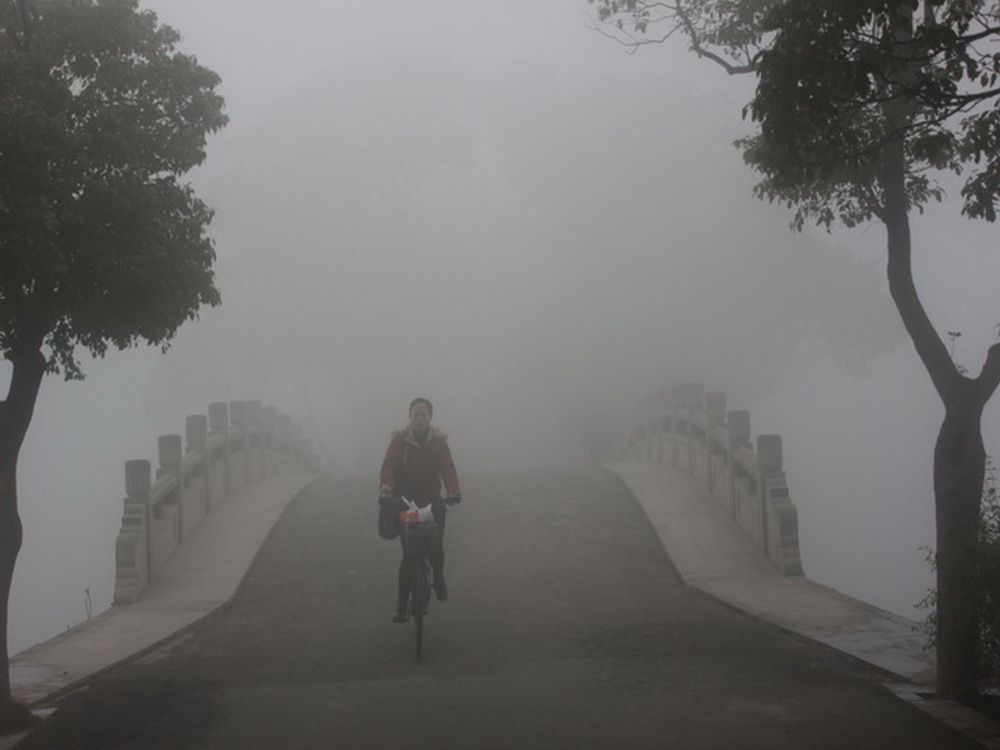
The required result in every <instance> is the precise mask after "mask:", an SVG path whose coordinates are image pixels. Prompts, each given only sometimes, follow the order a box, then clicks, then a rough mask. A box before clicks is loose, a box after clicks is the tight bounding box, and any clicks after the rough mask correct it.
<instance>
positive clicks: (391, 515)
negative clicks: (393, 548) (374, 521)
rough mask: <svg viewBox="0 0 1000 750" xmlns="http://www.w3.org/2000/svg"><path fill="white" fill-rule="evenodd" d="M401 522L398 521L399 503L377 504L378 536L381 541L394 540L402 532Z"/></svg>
mask: <svg viewBox="0 0 1000 750" xmlns="http://www.w3.org/2000/svg"><path fill="white" fill-rule="evenodd" d="M402 525H403V522H402V521H401V520H400V519H399V503H398V502H396V501H395V500H393V501H392V502H391V503H382V502H380V503H379V504H378V535H379V536H380V537H382V538H383V539H395V538H396V537H398V536H399V533H400V531H401V530H402Z"/></svg>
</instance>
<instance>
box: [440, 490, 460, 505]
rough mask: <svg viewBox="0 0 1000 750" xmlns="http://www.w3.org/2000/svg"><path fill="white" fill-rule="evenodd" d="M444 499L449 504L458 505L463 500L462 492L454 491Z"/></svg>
mask: <svg viewBox="0 0 1000 750" xmlns="http://www.w3.org/2000/svg"><path fill="white" fill-rule="evenodd" d="M444 501H445V503H447V504H448V505H458V504H459V503H460V502H462V493H461V492H453V493H451V494H450V495H448V497H446V498H445V499H444Z"/></svg>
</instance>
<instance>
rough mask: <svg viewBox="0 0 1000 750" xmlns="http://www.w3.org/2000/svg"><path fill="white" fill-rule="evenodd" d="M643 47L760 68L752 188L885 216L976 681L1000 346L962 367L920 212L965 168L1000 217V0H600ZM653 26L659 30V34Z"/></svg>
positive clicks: (892, 286) (976, 210) (956, 634)
mask: <svg viewBox="0 0 1000 750" xmlns="http://www.w3.org/2000/svg"><path fill="white" fill-rule="evenodd" d="M590 1H591V2H592V3H594V4H595V6H596V8H597V9H598V17H599V18H600V20H602V21H605V22H607V23H609V24H611V26H610V28H611V29H612V30H613V32H614V33H615V34H616V35H617V36H618V38H619V39H620V40H622V41H623V42H624V43H625V44H628V45H631V46H633V47H635V46H638V45H641V44H648V43H653V42H658V41H663V40H665V39H667V38H669V37H670V36H671V35H673V34H682V35H685V36H686V37H687V39H688V41H689V43H690V45H691V48H692V50H693V51H694V52H695V53H696V54H698V55H700V56H702V57H706V58H709V59H711V60H714V61H715V62H717V63H719V64H721V65H723V66H724V67H725V68H726V69H727V70H728V71H729V72H732V73H739V72H752V73H754V74H755V75H756V76H757V87H756V91H755V94H754V96H753V98H752V100H751V102H750V103H749V105H748V106H747V107H746V109H745V110H744V114H745V116H748V117H749V118H750V119H751V120H752V121H753V122H754V123H756V124H757V128H756V132H755V133H754V134H753V135H751V136H750V137H747V138H745V139H744V140H742V141H740V143H739V146H740V147H741V148H742V150H743V154H744V158H745V160H746V161H747V163H748V164H750V165H751V166H752V167H753V168H754V169H755V170H756V171H758V172H759V173H760V174H761V175H762V180H761V182H760V183H759V184H758V185H757V186H756V188H755V192H756V194H757V196H758V197H760V198H762V199H766V200H769V201H778V202H781V203H784V204H787V205H788V206H789V207H791V208H794V209H795V219H794V221H793V226H794V227H795V228H797V229H801V228H802V227H803V226H804V225H805V224H806V222H810V221H813V222H816V223H817V224H819V225H820V226H824V227H827V228H829V227H830V226H831V225H833V224H834V223H835V222H840V223H842V224H843V225H845V226H848V227H854V226H857V225H859V224H862V223H867V222H871V221H878V222H881V223H882V224H883V225H884V227H885V230H886V238H887V258H888V264H887V276H888V281H889V290H890V294H891V296H892V299H893V301H894V303H895V305H896V308H897V310H898V312H899V315H900V317H901V319H902V321H903V324H904V326H905V328H906V330H907V332H908V334H909V336H910V338H911V340H912V341H913V344H914V347H915V349H916V351H917V353H918V355H919V357H920V359H921V361H922V362H923V364H924V367H925V369H926V370H927V373H928V375H929V376H930V379H931V381H932V383H933V385H934V388H935V390H936V391H937V394H938V396H939V397H940V399H941V402H942V404H943V405H944V408H945V417H944V420H943V422H942V425H941V428H940V430H939V433H938V436H937V441H936V444H935V450H934V501H935V514H936V522H937V532H936V533H937V539H936V548H937V552H936V554H937V603H938V612H937V633H936V636H937V637H936V642H937V692H938V694H939V695H940V696H942V697H948V698H967V697H971V696H972V695H974V694H975V693H976V692H977V690H978V679H977V673H976V664H977V654H978V630H977V623H976V619H975V615H974V612H973V610H974V608H973V607H970V606H968V602H969V601H972V598H971V597H972V595H973V592H972V590H971V589H970V588H969V587H970V585H971V583H970V582H971V580H972V576H971V575H970V571H971V570H972V569H973V566H974V564H975V562H974V556H975V549H976V539H977V533H978V524H979V508H980V500H981V497H982V492H983V482H984V473H985V466H986V463H985V459H986V454H985V449H984V446H983V439H982V431H981V416H982V412H983V408H984V406H985V405H986V403H987V402H988V401H989V399H990V398H991V396H992V395H993V393H994V392H995V390H996V388H997V386H998V384H1000V345H997V344H994V345H993V346H991V347H990V348H989V351H988V353H987V355H986V359H985V363H984V365H983V367H982V370H981V372H980V373H979V375H978V376H976V377H971V376H969V375H968V374H966V373H965V372H963V371H962V369H961V368H960V367H957V366H956V364H955V363H954V361H953V360H952V358H951V356H950V354H949V351H948V349H947V347H946V346H945V344H944V342H943V340H942V338H941V336H940V334H939V333H938V332H937V330H936V329H935V328H934V326H933V324H932V323H931V321H930V319H929V317H928V315H927V314H926V312H925V310H924V308H923V305H922V303H921V300H920V297H919V294H918V291H917V289H916V286H915V284H914V281H913V275H912V269H911V250H912V237H911V227H910V217H911V215H912V212H914V211H920V210H922V208H923V207H924V206H925V205H926V204H927V203H928V202H929V201H931V200H934V201H942V200H943V199H944V198H945V197H946V196H945V193H944V190H943V189H942V187H941V186H940V184H939V182H938V181H937V178H939V177H940V176H941V174H942V173H953V174H956V175H960V176H961V177H962V178H963V179H964V182H963V187H962V190H961V196H962V204H961V210H962V212H963V214H964V215H966V216H967V217H969V218H980V219H985V220H987V221H990V222H992V221H994V220H995V219H996V211H997V204H998V201H1000V109H998V103H1000V86H998V82H1000V54H998V47H997V45H998V42H1000V3H997V2H983V1H982V0H972V1H970V0H922V1H920V2H918V0H860V1H859V0H742V1H741V0H676V1H675V2H641V1H640V0H590ZM654 29H665V31H664V32H662V33H660V36H656V37H654V36H652V32H653V30H654Z"/></svg>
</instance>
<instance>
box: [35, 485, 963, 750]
mask: <svg viewBox="0 0 1000 750" xmlns="http://www.w3.org/2000/svg"><path fill="white" fill-rule="evenodd" d="M464 480H465V482H464V487H463V489H464V490H465V496H466V500H465V501H463V502H462V504H461V505H459V506H457V507H456V508H455V509H454V510H453V511H452V512H451V513H450V514H449V518H448V528H447V535H446V549H447V555H448V558H447V570H448V582H449V587H450V589H451V594H452V596H451V600H450V601H448V602H446V603H439V602H434V603H433V604H432V606H431V613H430V616H429V618H428V620H427V623H426V642H425V660H424V663H422V664H417V663H416V662H415V660H414V643H413V640H414V633H413V627H412V625H394V624H392V623H391V622H390V612H391V608H392V603H393V600H394V598H395V594H394V591H395V589H394V587H395V581H396V568H397V562H398V559H399V554H400V553H399V545H398V542H386V541H383V540H380V539H379V538H378V537H377V535H376V533H375V526H376V524H375V517H376V503H375V500H374V497H373V491H372V490H373V487H374V480H373V479H372V478H370V477H368V478H365V479H363V480H356V481H355V480H345V479H342V478H334V479H331V480H329V481H322V482H320V483H317V484H315V485H313V486H312V487H310V488H308V489H307V490H305V491H304V492H303V493H302V494H301V495H300V496H299V497H298V498H296V500H294V501H293V502H292V503H291V504H290V505H289V507H288V510H287V511H286V513H285V515H284V516H283V517H282V519H281V520H280V521H279V522H278V524H277V525H276V526H275V527H274V529H273V531H272V533H271V535H270V537H269V538H268V540H267V541H266V543H265V544H264V546H263V548H262V549H261V550H260V553H259V555H258V557H257V559H256V560H255V562H254V564H253V565H252V567H251V569H250V571H249V573H248V575H247V579H246V580H245V581H244V584H243V586H242V587H241V589H240V591H239V592H238V594H237V596H236V598H235V599H234V602H233V604H232V606H231V607H229V608H228V609H227V610H225V611H224V612H223V613H222V614H220V615H219V616H217V617H215V618H213V619H212V620H211V621H209V622H208V623H206V624H204V625H203V626H201V627H199V628H198V629H196V630H195V631H193V632H192V633H190V634H189V635H187V636H186V637H184V638H182V639H180V640H177V641H174V642H172V643H171V644H169V645H168V646H166V647H164V648H162V649H160V650H159V651H157V652H154V653H152V654H150V655H148V656H146V657H145V658H143V659H142V660H141V661H139V662H134V663H132V664H130V665H127V666H125V667H123V668H121V669H119V670H116V671H114V672H112V673H110V674H107V675H106V676H104V677H102V678H99V679H97V680H96V681H95V682H94V683H93V684H91V685H90V686H89V687H88V688H86V689H83V690H81V691H78V692H76V693H74V694H72V695H69V696H67V697H66V698H64V699H63V700H62V701H61V702H60V704H59V709H58V710H57V711H56V712H55V713H54V714H53V715H52V717H51V718H50V719H48V720H47V722H46V723H45V724H44V725H43V727H42V728H41V729H39V730H38V731H36V732H35V733H33V734H32V735H30V736H29V737H28V738H27V739H26V740H25V741H24V742H23V743H22V744H21V745H20V746H19V747H21V748H24V750H31V749H33V748H46V749H47V750H53V749H56V748H74V749H81V750H82V749H87V750H98V749H99V750H124V749H132V748H137V749H143V750H145V749H153V750H165V749H168V748H171V749H172V748H240V749H244V748H267V750H275V749H281V750H284V749H286V748H309V749H310V750H311V749H313V748H338V749H340V748H347V749H350V748H382V749H386V748H389V749H392V748H418V749H420V748H427V749H428V750H431V749H433V750H442V749H444V750H450V749H451V748H473V749H479V748H484V749H486V748H511V749H517V750H528V749H534V748H538V749H545V750H553V749H561V748H573V749H578V748H600V749H601V750H607V749H608V748H676V749H678V750H699V749H702V748H706V749H716V748H726V749H729V748H737V749H741V750H742V749H744V748H745V749H754V748H761V749H763V748H768V749H769V750H781V749H783V748H788V749H793V748H794V750H803V748H809V749H817V748H879V749H880V750H881V749H890V750H892V749H895V748H906V749H907V750H919V749H921V748H967V747H976V745H975V744H974V743H972V742H971V741H970V740H968V739H966V738H965V737H963V736H962V735H960V734H958V733H956V732H955V731H953V730H952V729H949V728H948V727H946V726H944V725H942V724H939V723H937V722H936V721H934V720H933V719H932V718H930V717H928V716H927V715H926V714H924V713H923V712H921V711H919V710H918V709H916V708H914V707H913V706H911V705H910V704H908V703H906V702H903V701H901V700H899V699H898V698H896V697H894V696H893V695H892V694H891V693H890V692H889V691H888V690H887V689H886V688H884V687H883V686H882V685H881V684H880V682H881V681H882V680H883V677H882V676H881V675H880V674H878V673H876V672H874V671H873V670H871V669H870V668H868V667H867V666H864V665H862V664H860V663H858V662H856V661H853V660H850V659H848V658H847V657H845V656H843V655H841V654H839V653H837V652H834V651H832V650H829V649H826V648H824V647H821V646H817V645H814V644H811V643H807V642H803V641H801V640H796V639H793V638H792V637H790V636H788V635H786V634H785V633H783V632H782V631H779V630H777V629H775V628H773V627H771V626H768V625H765V624H761V623H760V622H758V621H755V620H752V619H751V618H749V617H746V616H745V615H742V614H740V613H738V612H735V611H733V610H731V609H729V608H727V607H724V606H722V605H720V604H718V603H716V602H714V601H712V600H710V599H708V598H706V597H704V596H701V595H698V594H696V593H694V592H692V591H690V590H688V589H686V588H684V587H683V586H682V585H681V584H680V583H679V582H678V579H677V577H676V575H675V573H674V571H673V569H672V567H671V563H670V560H669V558H668V556H667V554H666V553H665V552H664V550H663V549H662V548H661V545H660V542H659V540H658V538H657V536H656V534H655V532H654V531H653V529H652V527H651V525H650V524H649V523H648V522H647V520H646V517H645V516H644V514H643V512H642V510H641V509H640V507H639V506H638V504H637V503H636V502H635V501H634V500H633V498H632V497H631V496H630V495H629V493H628V491H627V490H626V489H625V488H624V486H623V485H622V484H621V483H620V482H619V481H618V480H617V479H616V478H615V477H614V476H612V475H610V474H608V473H605V472H602V471H600V470H596V469H595V470H589V469H588V470H581V471H578V472H566V473H546V474H533V475H508V476H501V475H497V476H468V477H464Z"/></svg>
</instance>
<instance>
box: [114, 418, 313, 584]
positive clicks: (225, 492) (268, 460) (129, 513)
mask: <svg viewBox="0 0 1000 750" xmlns="http://www.w3.org/2000/svg"><path fill="white" fill-rule="evenodd" d="M185 438H186V443H187V445H186V449H185V448H183V447H182V441H181V436H180V435H161V436H160V438H159V442H158V452H159V464H160V465H159V468H158V469H157V470H156V476H155V478H154V477H153V473H152V467H151V464H150V462H149V461H148V460H146V459H136V460H131V461H126V463H125V500H124V512H123V514H122V524H121V529H120V530H119V532H118V538H117V540H116V542H115V594H114V602H115V604H127V603H130V602H134V601H135V600H136V599H137V598H138V596H139V595H140V594H141V593H142V591H143V590H144V589H145V588H146V587H147V586H148V585H149V584H150V582H152V581H154V580H155V579H156V576H157V573H158V571H160V570H161V569H162V567H163V565H164V563H166V561H167V560H168V559H169V558H170V556H171V554H173V552H174V550H176V549H177V547H178V546H179V545H180V544H182V543H183V542H184V540H185V538H187V536H188V535H189V534H190V533H191V531H192V530H193V529H194V528H195V527H196V526H197V525H198V523H199V522H201V521H202V520H203V519H204V518H205V517H206V516H207V515H208V514H210V513H211V512H212V510H213V508H215V507H216V506H217V505H218V503H220V502H221V501H222V500H224V499H226V498H227V497H229V496H230V495H232V494H233V493H234V492H235V491H236V490H238V489H240V488H241V487H244V486H246V485H249V484H253V483H255V482H259V481H262V480H264V479H267V478H270V477H275V476H287V475H289V474H294V473H313V472H317V471H318V470H319V460H318V458H317V456H316V454H315V453H313V452H312V450H311V447H310V443H309V441H308V440H307V439H305V438H304V437H303V435H302V429H301V428H300V427H299V426H297V425H294V424H293V423H292V421H291V418H290V417H288V416H287V415H283V414H279V413H278V411H277V409H275V408H274V407H268V406H264V405H263V404H261V402H259V401H233V402H231V403H228V404H227V403H224V402H216V403H212V404H210V405H209V407H208V415H207V416H206V415H204V414H196V415H192V416H189V417H188V418H187V421H186V424H185Z"/></svg>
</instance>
